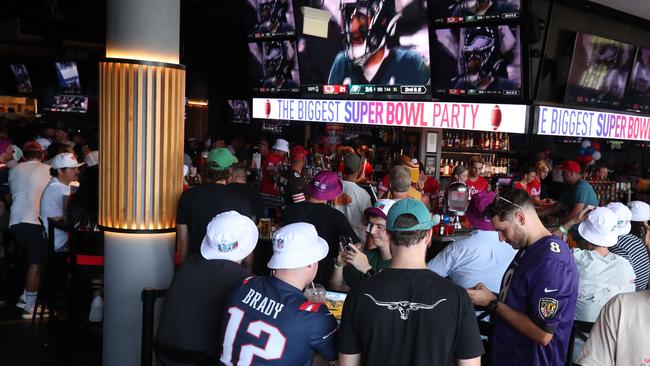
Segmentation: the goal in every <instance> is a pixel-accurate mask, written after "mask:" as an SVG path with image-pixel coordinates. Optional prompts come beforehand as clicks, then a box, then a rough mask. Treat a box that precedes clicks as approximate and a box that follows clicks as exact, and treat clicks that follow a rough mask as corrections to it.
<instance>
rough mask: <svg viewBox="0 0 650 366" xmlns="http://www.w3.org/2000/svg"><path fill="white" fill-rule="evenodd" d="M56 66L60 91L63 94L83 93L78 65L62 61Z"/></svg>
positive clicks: (56, 63)
mask: <svg viewBox="0 0 650 366" xmlns="http://www.w3.org/2000/svg"><path fill="white" fill-rule="evenodd" d="M54 64H55V65H56V76H57V77H58V79H59V91H60V92H61V93H62V94H79V93H81V82H80V81H79V72H78V71H77V63H76V62H74V61H60V62H55V63H54Z"/></svg>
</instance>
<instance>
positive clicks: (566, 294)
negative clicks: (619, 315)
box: [492, 236, 578, 365]
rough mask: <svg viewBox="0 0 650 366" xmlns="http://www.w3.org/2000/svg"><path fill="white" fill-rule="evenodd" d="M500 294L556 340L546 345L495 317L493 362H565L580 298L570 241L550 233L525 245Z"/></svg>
mask: <svg viewBox="0 0 650 366" xmlns="http://www.w3.org/2000/svg"><path fill="white" fill-rule="evenodd" d="M499 299H500V300H501V301H503V302H504V303H506V304H507V305H508V306H509V307H511V308H512V309H514V310H516V311H518V312H520V313H523V314H526V315H528V317H529V318H530V320H531V321H532V322H533V323H535V324H536V325H537V326H538V327H539V328H540V329H542V330H544V331H545V332H547V333H550V334H553V339H552V340H551V342H550V343H549V344H548V345H547V346H542V345H540V344H537V343H535V342H534V341H533V340H531V339H530V338H528V337H526V336H525V335H523V334H521V333H519V332H518V331H517V330H516V329H515V328H514V327H512V326H511V325H510V324H508V323H507V322H506V321H505V320H504V319H503V318H501V317H497V316H495V317H493V323H494V335H495V336H494V337H493V340H492V342H493V348H492V350H493V351H492V359H493V362H495V360H498V361H496V364H498V365H561V364H564V362H565V358H566V354H567V348H568V344H569V338H570V335H571V328H572V326H573V318H574V315H575V309H576V302H577V299H578V271H577V268H576V265H575V261H574V259H573V255H572V254H571V250H570V249H569V246H568V245H567V244H566V243H565V242H564V241H562V240H560V239H559V238H558V237H555V236H546V237H544V238H542V239H540V240H538V241H537V242H535V243H533V244H532V245H530V246H528V247H526V248H523V249H521V250H519V252H518V253H517V255H516V256H515V258H514V259H513V261H512V263H511V264H510V266H509V267H508V269H507V270H506V273H505V274H504V276H503V280H502V282H501V292H500V294H499Z"/></svg>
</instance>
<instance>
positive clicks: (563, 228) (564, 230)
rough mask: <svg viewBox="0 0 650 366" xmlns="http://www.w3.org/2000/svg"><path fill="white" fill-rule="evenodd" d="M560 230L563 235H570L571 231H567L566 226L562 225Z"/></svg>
mask: <svg viewBox="0 0 650 366" xmlns="http://www.w3.org/2000/svg"><path fill="white" fill-rule="evenodd" d="M558 229H560V232H561V233H562V234H564V235H566V234H568V233H569V230H567V229H566V228H565V227H564V225H560V227H559V228H558Z"/></svg>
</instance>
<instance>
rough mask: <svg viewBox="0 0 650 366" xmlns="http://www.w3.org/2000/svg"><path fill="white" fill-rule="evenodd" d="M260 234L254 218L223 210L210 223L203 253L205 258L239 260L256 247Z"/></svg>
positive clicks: (203, 244) (202, 247) (203, 245)
mask: <svg viewBox="0 0 650 366" xmlns="http://www.w3.org/2000/svg"><path fill="white" fill-rule="evenodd" d="M258 236H259V233H258V231H257V226H256V225H255V223H254V222H253V220H251V219H249V218H248V217H246V216H244V215H241V214H239V213H237V212H236V211H228V212H223V213H220V214H218V215H217V216H215V217H214V218H213V219H212V220H211V221H210V223H209V224H208V228H207V230H206V234H205V237H204V238H203V242H202V243H201V255H202V256H203V258H205V259H224V260H228V261H233V262H239V261H241V260H243V259H244V258H246V257H247V256H248V255H249V254H251V252H252V251H253V249H255V246H256V245H257V238H258Z"/></svg>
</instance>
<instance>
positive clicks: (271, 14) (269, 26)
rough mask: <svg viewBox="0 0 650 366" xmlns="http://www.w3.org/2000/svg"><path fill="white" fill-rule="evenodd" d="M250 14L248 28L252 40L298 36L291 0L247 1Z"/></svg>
mask: <svg viewBox="0 0 650 366" xmlns="http://www.w3.org/2000/svg"><path fill="white" fill-rule="evenodd" d="M246 4H247V6H248V7H249V8H251V9H249V10H252V11H249V13H252V14H255V16H254V17H250V18H247V21H246V28H247V30H248V38H249V39H250V40H260V39H278V38H287V37H293V36H295V35H296V24H295V21H294V17H293V4H292V1H291V0H247V1H246Z"/></svg>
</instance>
